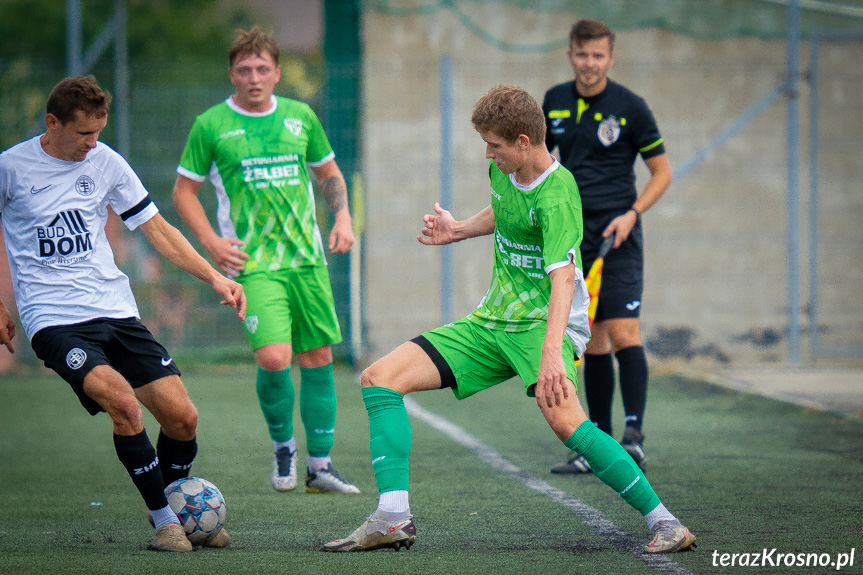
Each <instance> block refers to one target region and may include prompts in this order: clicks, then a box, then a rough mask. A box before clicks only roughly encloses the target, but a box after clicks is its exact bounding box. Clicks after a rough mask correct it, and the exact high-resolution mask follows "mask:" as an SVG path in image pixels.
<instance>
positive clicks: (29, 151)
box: [0, 136, 40, 169]
mask: <svg viewBox="0 0 863 575" xmlns="http://www.w3.org/2000/svg"><path fill="white" fill-rule="evenodd" d="M39 138H40V136H34V137H32V138H29V139H27V140H24V141H23V142H18V143H17V144H15V145H14V146H12V147H10V148H7V149H5V150H3V151H2V152H0V163H2V164H4V165H5V166H6V167H8V168H9V169H11V168H13V167H15V166H16V165H18V163H19V162H20V161H21V160H22V159H30V160H35V159H36V157H37V155H36V152H37V151H38V150H37V148H36V146H38V145H39Z"/></svg>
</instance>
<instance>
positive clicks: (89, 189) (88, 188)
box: [75, 176, 96, 197]
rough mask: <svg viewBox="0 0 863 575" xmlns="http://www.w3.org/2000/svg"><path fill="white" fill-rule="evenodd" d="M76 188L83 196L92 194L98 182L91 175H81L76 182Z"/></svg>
mask: <svg viewBox="0 0 863 575" xmlns="http://www.w3.org/2000/svg"><path fill="white" fill-rule="evenodd" d="M75 190H76V191H77V192H78V193H79V194H81V195H82V196H85V197H86V196H92V195H93V192H95V191H96V182H94V181H93V178H91V177H90V176H79V177H78V181H77V182H75Z"/></svg>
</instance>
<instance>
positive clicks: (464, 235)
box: [417, 202, 494, 246]
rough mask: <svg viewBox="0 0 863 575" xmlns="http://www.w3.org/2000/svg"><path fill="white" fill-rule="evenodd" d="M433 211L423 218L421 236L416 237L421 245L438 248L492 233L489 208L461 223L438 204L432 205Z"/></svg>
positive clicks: (492, 226)
mask: <svg viewBox="0 0 863 575" xmlns="http://www.w3.org/2000/svg"><path fill="white" fill-rule="evenodd" d="M434 211H435V213H434V214H426V215H424V216H423V229H422V236H417V240H419V242H420V243H421V244H425V245H427V246H440V245H445V244H451V243H454V242H459V241H461V240H466V239H468V238H475V237H478V236H487V235H489V234H490V233H492V232H493V231H494V212H493V211H492V209H491V206H488V207H487V208H485V209H484V210H482V211H481V212H479V213H478V214H476V215H474V216H471V217H469V218H468V219H466V220H463V221H458V220H456V219H455V218H453V217H452V214H451V213H450V212H449V211H448V210H445V209H443V208H442V207H441V205H440V204H439V203H438V202H435V204H434ZM423 236H425V237H423Z"/></svg>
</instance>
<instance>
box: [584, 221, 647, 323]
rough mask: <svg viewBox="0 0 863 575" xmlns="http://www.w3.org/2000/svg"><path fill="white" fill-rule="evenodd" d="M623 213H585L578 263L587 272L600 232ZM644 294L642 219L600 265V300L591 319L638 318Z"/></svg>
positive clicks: (597, 246) (599, 242)
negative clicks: (579, 262)
mask: <svg viewBox="0 0 863 575" xmlns="http://www.w3.org/2000/svg"><path fill="white" fill-rule="evenodd" d="M622 213H624V212H621V211H619V210H615V211H610V212H599V213H597V212H585V214H584V239H583V240H582V243H581V263H582V265H583V267H584V273H585V274H587V273H588V271H589V270H590V266H591V265H593V261H594V260H595V259H596V255H597V253H598V252H599V246H600V244H602V240H603V238H602V232H603V230H605V228H606V227H608V224H609V223H610V222H611V220H613V219H614V218H616V217H617V216H619V215H621V214H622ZM643 293H644V236H643V234H642V228H641V220H639V221H638V222H637V223H636V224H635V227H633V228H632V231H631V232H630V234H629V237H628V238H626V241H625V242H623V244H622V245H621V246H620V247H619V248H617V249H613V250H611V251H610V252H608V255H607V256H605V259H604V262H603V265H602V284H600V288H599V303H598V304H597V307H596V317H594V320H593V321H595V322H596V321H603V320H606V319H625V318H638V317H639V316H640V313H641V296H642V294H643Z"/></svg>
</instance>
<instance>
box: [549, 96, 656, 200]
mask: <svg viewBox="0 0 863 575" xmlns="http://www.w3.org/2000/svg"><path fill="white" fill-rule="evenodd" d="M542 109H543V112H544V113H545V122H546V128H547V129H546V135H545V143H546V145H547V146H548V149H549V150H553V149H554V147H555V146H557V147H558V149H559V150H560V161H561V163H562V164H563V165H564V166H565V167H566V168H567V169H568V170H569V171H570V172H572V174H573V175H574V176H575V182H576V184H578V191H579V193H580V194H581V203H582V207H583V209H584V210H585V211H607V210H622V211H624V210H628V209H629V208H631V207H632V204H634V203H635V199H636V198H637V197H638V192H637V190H636V188H635V157H636V155H638V154H639V153H640V154H641V156H642V158H644V159H647V158H651V157H653V156H658V155H660V154H663V153H665V147H664V146H663V144H662V136H661V135H660V133H659V127H658V126H657V125H656V120H655V119H654V117H653V113H652V112H651V111H650V108H648V107H647V103H646V102H645V101H644V99H643V98H641V97H640V96H638V95H637V94H635V93H634V92H632V91H630V90H629V89H627V88H625V87H623V86H621V85H620V84H618V83H616V82H612V81H611V80H608V83H607V84H606V86H605V89H604V90H603V91H602V92H601V93H600V94H598V95H596V96H590V97H584V96H580V95H579V94H578V91H577V90H576V87H575V81H570V82H566V83H563V84H558V85H557V86H554V87H553V88H551V89H550V90H549V91H548V92H546V93H545V99H544V100H543V103H542Z"/></svg>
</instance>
